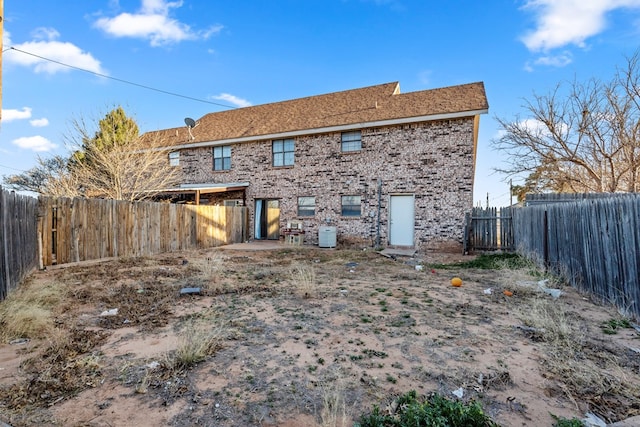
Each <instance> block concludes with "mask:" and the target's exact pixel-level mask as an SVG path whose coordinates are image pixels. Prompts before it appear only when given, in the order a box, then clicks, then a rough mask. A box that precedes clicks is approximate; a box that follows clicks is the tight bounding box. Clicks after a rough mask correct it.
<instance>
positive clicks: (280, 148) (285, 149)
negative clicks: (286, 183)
mask: <svg viewBox="0 0 640 427" xmlns="http://www.w3.org/2000/svg"><path fill="white" fill-rule="evenodd" d="M272 150H273V166H292V165H293V162H294V151H295V144H294V142H293V139H275V140H274V141H273V143H272Z"/></svg>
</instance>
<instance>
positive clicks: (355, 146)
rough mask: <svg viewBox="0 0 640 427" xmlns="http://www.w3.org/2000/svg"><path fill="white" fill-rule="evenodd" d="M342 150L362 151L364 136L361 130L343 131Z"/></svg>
mask: <svg viewBox="0 0 640 427" xmlns="http://www.w3.org/2000/svg"><path fill="white" fill-rule="evenodd" d="M341 146H342V151H343V152H349V151H360V150H361V149H362V136H361V133H360V131H359V130H356V131H353V132H343V133H342V145H341Z"/></svg>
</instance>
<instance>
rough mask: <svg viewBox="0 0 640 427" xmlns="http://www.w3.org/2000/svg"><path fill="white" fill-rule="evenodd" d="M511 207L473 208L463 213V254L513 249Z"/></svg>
mask: <svg viewBox="0 0 640 427" xmlns="http://www.w3.org/2000/svg"><path fill="white" fill-rule="evenodd" d="M512 209H513V208H511V207H506V208H501V209H498V208H479V207H478V208H473V210H472V211H471V212H470V213H468V214H466V215H465V227H464V244H463V247H464V248H463V249H464V253H465V254H469V253H472V252H476V251H497V250H502V251H514V250H515V245H514V237H513V217H512Z"/></svg>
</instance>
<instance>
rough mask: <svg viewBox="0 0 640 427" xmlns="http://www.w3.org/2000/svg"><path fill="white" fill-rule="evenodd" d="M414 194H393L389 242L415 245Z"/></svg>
mask: <svg viewBox="0 0 640 427" xmlns="http://www.w3.org/2000/svg"><path fill="white" fill-rule="evenodd" d="M413 204H414V199H413V195H408V196H404V195H403V196H391V202H390V209H389V224H390V225H389V244H390V245H397V246H413V232H414V223H415V217H414V207H413Z"/></svg>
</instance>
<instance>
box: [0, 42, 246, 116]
mask: <svg viewBox="0 0 640 427" xmlns="http://www.w3.org/2000/svg"><path fill="white" fill-rule="evenodd" d="M8 50H15V51H16V52H20V53H24V54H25V55H30V56H33V57H36V58H39V59H42V60H44V61H49V62H53V63H54V64H58V65H62V66H63V67H68V68H72V69H74V70H78V71H84V72H85V73H89V74H93V75H95V76H98V77H104V78H105V79H111V80H115V81H117V82H120V83H125V84H128V85H132V86H137V87H141V88H143V89H148V90H152V91H155V92H160V93H164V94H165V95H171V96H177V97H179V98H184V99H189V100H191V101H197V102H203V103H205V104H211V105H217V106H219V107H224V108H238V107H234V106H232V105H226V104H220V103H218V102H213V101H207V100H206V99H200V98H193V97H191V96H187V95H181V94H179V93H175V92H169V91H166V90H162V89H156V88H154V87H151V86H146V85H143V84H140V83H134V82H131V81H129V80H124V79H119V78H117V77H112V76H107V75H106V74H101V73H96V72H95V71H91V70H87V69H85V68H80V67H76V66H75V65H70V64H65V63H64V62H60V61H56V60H55V59H50V58H45V57H44V56H40V55H36V54H35V53H31V52H27V51H25V50H22V49H18V48H16V47H13V46H11V47H8V48H7V49H5V50H3V51H2V52H3V53H4V52H6V51H8Z"/></svg>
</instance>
